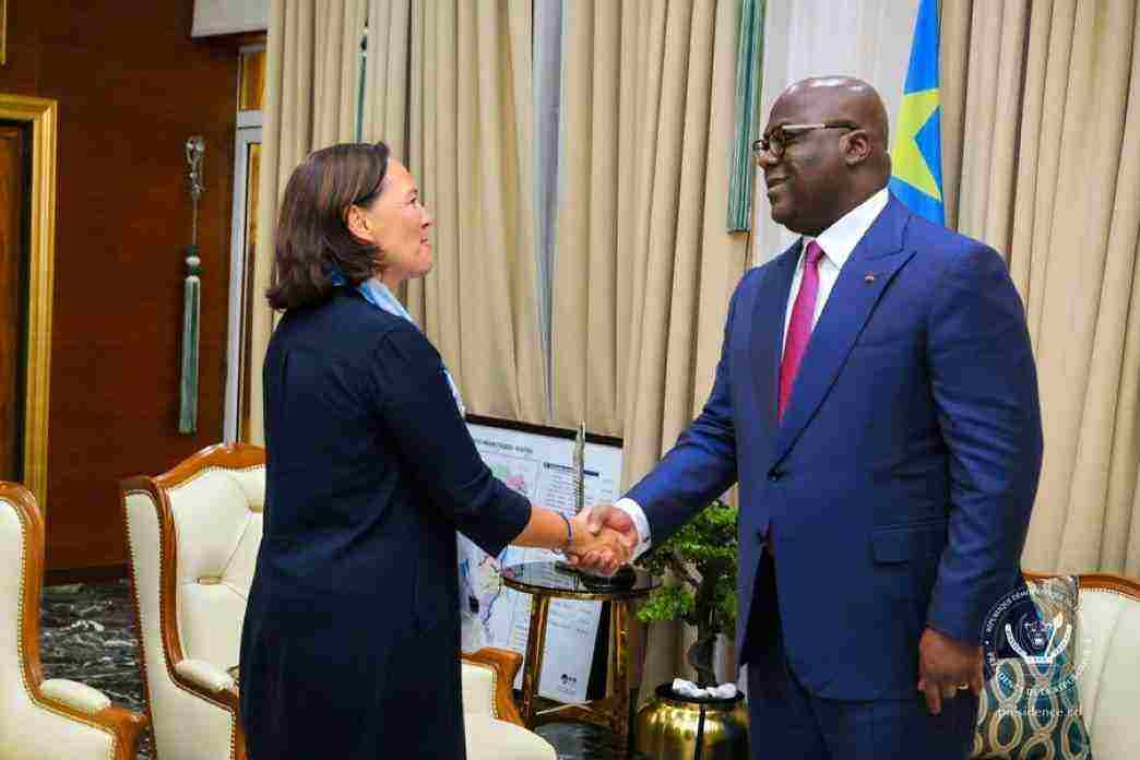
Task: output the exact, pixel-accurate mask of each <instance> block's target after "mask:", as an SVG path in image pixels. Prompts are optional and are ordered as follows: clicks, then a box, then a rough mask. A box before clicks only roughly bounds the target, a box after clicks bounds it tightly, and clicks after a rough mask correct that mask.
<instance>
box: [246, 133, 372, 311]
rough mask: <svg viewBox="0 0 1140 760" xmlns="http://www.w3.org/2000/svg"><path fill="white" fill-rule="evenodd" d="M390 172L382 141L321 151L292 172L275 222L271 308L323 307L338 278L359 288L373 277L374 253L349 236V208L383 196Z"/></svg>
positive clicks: (314, 153) (348, 144)
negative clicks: (385, 177) (385, 180)
mask: <svg viewBox="0 0 1140 760" xmlns="http://www.w3.org/2000/svg"><path fill="white" fill-rule="evenodd" d="M387 170H388V146H387V145H385V144H384V143H382V142H378V143H376V144H370V143H342V144H341V145H334V146H332V147H331V148H323V149H322V150H318V151H314V152H312V153H310V154H309V156H308V158H306V159H305V160H304V161H302V162H301V164H300V166H298V167H297V168H296V169H294V170H293V175H292V176H291V177H289V184H288V185H286V186H285V195H284V197H283V198H282V199H281V212H280V215H279V216H278V219H277V234H276V243H275V248H274V251H273V284H272V285H271V286H270V287H269V290H268V291H266V294H265V295H266V298H268V299H269V305H270V307H272V308H274V309H278V310H284V309H295V308H298V307H300V306H308V305H311V304H315V303H319V302H321V301H323V300H325V299H326V298H328V297H329V294H330V293H332V291H333V288H334V287H336V284H339V283H336V282H335V281H336V280H337V279H343V280H344V281H345V282H346V284H349V285H356V284H358V283H360V282H363V281H364V280H366V279H368V278H369V277H371V276H372V275H373V273H374V272H375V270H376V248H375V246H373V245H370V244H368V243H365V242H363V241H361V240H359V239H357V238H356V237H355V236H354V235H353V234H352V233H351V232H349V230H348V225H347V222H346V220H347V218H348V209H349V207H350V206H352V205H357V206H368V205H369V204H371V203H372V201H373V200H374V199H375V198H376V196H378V195H379V194H380V192H381V190H382V189H383V184H384V176H385V175H386V173H387ZM338 275H339V277H338Z"/></svg>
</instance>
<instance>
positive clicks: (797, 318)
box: [776, 240, 823, 421]
mask: <svg viewBox="0 0 1140 760" xmlns="http://www.w3.org/2000/svg"><path fill="white" fill-rule="evenodd" d="M822 257H823V249H822V248H820V247H819V243H817V242H815V241H814V240H813V241H811V242H810V243H808V245H807V254H806V255H805V256H804V275H803V279H801V280H800V292H799V293H797V294H796V302H795V304H794V305H793V306H792V319H791V321H790V322H788V337H787V338H786V339H785V340H784V360H783V361H782V362H781V363H780V395H779V398H778V400H777V407H776V408H777V411H778V413H779V415H780V420H781V421H782V420H783V419H784V407H786V406H787V405H788V400H789V399H791V397H792V386H793V384H794V383H795V382H796V373H797V372H799V370H800V362H801V361H803V358H804V353H805V352H806V351H807V347H808V339H810V338H811V323H812V319H813V318H814V317H815V299H816V296H817V295H819V260H820V258H822Z"/></svg>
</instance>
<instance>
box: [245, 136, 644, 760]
mask: <svg viewBox="0 0 1140 760" xmlns="http://www.w3.org/2000/svg"><path fill="white" fill-rule="evenodd" d="M431 224H432V219H431V216H430V215H429V214H428V212H427V211H426V210H425V209H424V207H423V205H422V204H421V203H420V202H419V196H418V192H417V189H416V186H415V182H414V181H413V179H412V177H411V175H410V174H409V173H408V170H407V169H406V168H404V167H403V166H402V165H401V164H399V163H398V162H396V161H394V160H391V159H390V158H389V156H388V148H387V147H386V146H385V145H384V144H383V143H377V144H375V145H370V144H346V145H337V146H334V147H331V148H326V149H324V150H320V151H317V152H315V153H313V154H311V155H310V156H309V157H308V158H307V159H306V160H305V161H304V162H303V163H302V164H301V165H300V166H298V167H297V169H296V170H295V171H294V172H293V175H292V177H291V178H290V180H289V183H288V185H287V187H286V189H285V195H284V198H283V200H282V205H281V212H280V218H279V221H278V226H277V231H276V248H275V252H274V273H273V274H274V284H273V286H272V287H271V288H270V289H269V292H268V294H267V295H268V299H269V303H270V305H271V306H272V307H273V308H274V309H276V310H281V311H284V312H285V313H284V317H283V318H282V319H281V322H280V324H279V325H278V327H277V329H276V330H275V331H274V334H273V337H272V339H271V340H270V342H269V349H268V352H267V354H266V357H265V365H264V370H263V372H264V386H265V399H264V401H265V436H266V450H267V452H266V453H267V484H266V507H265V535H264V538H263V539H262V543H261V550H260V553H259V554H258V558H257V568H256V571H255V573H254V579H253V586H252V588H251V589H250V596H249V605H248V609H247V612H246V617H245V627H244V629H243V631H242V648H241V680H242V685H241V713H242V722H243V726H244V730H245V733H246V742H247V747H248V751H249V755H250V757H251V758H252V760H284V759H287V758H297V760H301V759H302V758H303V759H304V760H312V759H314V758H324V757H328V758H337V760H374V759H376V758H389V757H401V758H403V757H431V758H437V757H438V758H463V757H464V754H465V753H464V736H463V712H462V705H461V702H460V678H459V654H460V652H459V593H458V568H457V559H456V530H459V531H461V532H462V533H464V534H465V535H466V536H468V537H469V538H471V539H472V540H473V541H474V542H475V543H476V544H478V545H479V546H480V547H481V548H482V549H484V550H485V551H487V552H488V553H489V554H492V555H494V554H498V553H499V552H500V551H502V549H503V548H504V547H505V546H506V545H507V544H508V543H513V544H516V545H521V546H541V547H548V548H561V549H562V550H564V551H566V552H567V553H569V554H571V555H572V556H580V555H581V554H582V553H584V552H585V551H588V550H590V549H597V548H599V547H601V546H610V547H613V549H614V553H615V554H621V553H622V551H623V550H622V547H621V545H620V543H619V542H618V540H617V537H616V534H613V533H612V532H611V533H603V534H598V535H597V536H594V535H591V529H590V528H589V526H587V524H586V520H587V517H588V511H587V512H583V513H582V514H580V515H579V516H578V517H576V518H574V519H573V520H571V519H569V518H566V517H564V516H562V515H561V514H559V513H557V512H554V511H551V510H547V509H543V508H540V507H536V506H532V505H531V504H530V503H529V502H528V501H527V499H526V498H525V497H523V496H521V495H520V494H518V493H515V492H514V491H512V490H511V489H509V488H508V487H506V486H505V485H504V484H503V483H501V482H499V481H498V480H497V479H495V478H494V477H493V476H492V475H491V472H490V471H489V470H488V468H487V467H486V465H485V464H484V463H483V462H482V460H481V459H480V458H479V456H478V454H477V452H476V450H475V446H474V444H473V443H472V440H471V437H470V435H469V433H468V432H467V428H466V425H465V424H464V420H463V415H462V408H461V401H460V399H459V393H458V390H457V389H456V387H455V384H454V383H453V382H452V380H451V377H450V375H449V374H448V372H447V369H446V368H445V367H444V364H443V362H442V360H441V358H440V355H439V353H438V352H437V351H436V350H435V348H434V347H433V346H432V344H431V343H430V342H429V341H428V340H427V338H426V337H424V335H423V333H422V332H420V330H419V329H418V328H417V327H416V325H415V324H414V323H413V322H412V321H411V319H410V317H408V316H407V312H405V311H404V310H403V307H402V306H400V305H399V302H398V301H396V299H395V298H394V297H393V296H392V293H393V292H394V291H395V289H396V286H398V285H399V283H400V282H401V281H403V280H404V279H406V278H409V277H419V276H422V275H424V274H426V273H427V272H428V271H429V270H430V269H431V266H432V251H431V244H430V242H429V241H428V230H429V228H430V227H431ZM612 569H616V568H611V570H612Z"/></svg>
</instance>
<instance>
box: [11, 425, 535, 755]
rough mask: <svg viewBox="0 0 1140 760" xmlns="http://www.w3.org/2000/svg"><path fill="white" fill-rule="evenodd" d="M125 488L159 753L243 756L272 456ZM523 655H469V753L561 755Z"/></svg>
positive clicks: (255, 454)
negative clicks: (238, 677) (243, 691)
mask: <svg viewBox="0 0 1140 760" xmlns="http://www.w3.org/2000/svg"><path fill="white" fill-rule="evenodd" d="M122 491H123V508H124V510H125V511H126V525H127V538H128V543H129V546H130V557H131V579H132V588H133V590H134V597H135V602H136V604H137V612H138V621H139V636H140V639H141V642H142V650H143V680H144V683H145V684H146V690H147V699H148V704H149V711H150V716H151V721H152V723H153V726H154V738H155V744H156V748H157V750H158V756H159V757H160V758H161V759H162V760H198V759H199V758H200V759H202V760H220V759H221V758H232V759H233V760H244V758H245V742H244V739H243V737H242V733H241V725H240V721H239V719H238V686H237V684H236V683H235V681H234V679H233V678H232V677H231V676H230V675H229V673H228V672H227V671H228V670H229V669H230V668H232V667H234V666H235V665H237V664H238V655H239V651H240V642H241V627H242V622H243V620H244V618H245V607H246V599H247V598H248V596H249V587H250V583H251V581H252V580H253V570H254V564H255V561H256V558H257V550H258V547H259V545H260V543H261V535H262V509H263V506H264V503H265V452H264V450H263V449H260V448H257V447H254V446H247V445H244V444H238V445H235V446H221V445H219V446H213V447H211V448H208V449H204V450H203V451H200V452H198V453H197V454H195V455H194V456H192V457H191V458H190V459H188V460H186V461H185V462H183V463H182V464H179V465H178V466H177V467H175V468H174V469H173V470H171V471H170V472H167V473H165V474H163V475H159V476H158V477H154V478H149V477H140V478H131V479H129V480H125V481H123V484H122ZM520 662H521V657H520V656H519V655H517V654H515V653H513V652H506V651H502V650H492V649H485V650H480V651H479V652H476V653H475V654H472V655H465V656H464V663H463V669H462V673H463V675H462V677H463V699H464V718H465V722H466V726H467V746H468V748H469V749H468V757H469V758H470V760H476V759H477V758H488V760H490V758H495V759H496V760H500V759H501V760H554V758H555V753H554V750H553V748H551V747H550V745H549V744H547V743H546V742H545V741H544V740H543V739H542V738H541V737H539V736H538V735H536V734H533V733H531V732H529V731H527V730H526V729H525V728H523V727H522V720H521V719H520V718H519V715H518V710H517V708H516V707H515V705H514V702H513V701H512V699H511V684H512V683H513V682H514V677H515V673H516V672H517V670H518V667H519V664H520ZM0 760H3V759H2V758H0Z"/></svg>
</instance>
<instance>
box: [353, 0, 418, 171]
mask: <svg viewBox="0 0 1140 760" xmlns="http://www.w3.org/2000/svg"><path fill="white" fill-rule="evenodd" d="M411 19H412V0H369V3H368V58H367V60H368V63H367V70H366V73H365V79H364V81H365V88H364V120H363V125H362V126H363V129H362V138H363V139H364V140H373V141H375V140H383V141H384V142H385V143H387V145H388V147H389V148H390V149H391V151H392V156H393V157H394V158H396V159H397V160H398V161H401V162H407V160H408V145H407V136H408V94H409V93H408V66H409V63H410V48H411V39H410V34H411Z"/></svg>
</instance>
